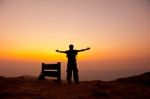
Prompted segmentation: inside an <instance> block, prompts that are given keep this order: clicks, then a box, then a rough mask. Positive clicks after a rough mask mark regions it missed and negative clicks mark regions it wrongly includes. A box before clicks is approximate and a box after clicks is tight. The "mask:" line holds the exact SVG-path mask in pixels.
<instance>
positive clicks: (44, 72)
mask: <svg viewBox="0 0 150 99" xmlns="http://www.w3.org/2000/svg"><path fill="white" fill-rule="evenodd" d="M45 76H48V77H56V78H57V80H58V81H59V82H61V63H60V62H57V64H45V63H42V68H41V74H40V76H39V79H40V80H44V79H45Z"/></svg>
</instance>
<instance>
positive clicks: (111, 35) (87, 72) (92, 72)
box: [0, 0, 150, 80]
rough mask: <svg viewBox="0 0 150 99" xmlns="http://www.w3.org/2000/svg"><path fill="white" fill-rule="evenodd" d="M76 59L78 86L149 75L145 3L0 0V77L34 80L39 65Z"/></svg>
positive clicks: (149, 16) (148, 7)
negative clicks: (72, 53)
mask: <svg viewBox="0 0 150 99" xmlns="http://www.w3.org/2000/svg"><path fill="white" fill-rule="evenodd" d="M69 44H74V46H75V49H82V48H87V47H90V48H91V50H89V51H86V52H81V53H79V54H78V57H77V59H78V68H79V71H80V78H81V80H94V79H101V80H111V79H115V78H117V77H124V76H130V75H135V74H139V73H143V72H146V71H150V1H149V0H0V46H1V47H0V75H4V76H18V75H24V74H28V75H36V76H37V75H38V74H39V72H40V66H41V63H42V62H44V63H56V62H58V61H60V62H62V76H63V78H64V79H65V74H66V72H65V69H66V62H67V58H66V55H65V54H60V53H57V52H55V50H56V49H59V50H67V49H68V45H69Z"/></svg>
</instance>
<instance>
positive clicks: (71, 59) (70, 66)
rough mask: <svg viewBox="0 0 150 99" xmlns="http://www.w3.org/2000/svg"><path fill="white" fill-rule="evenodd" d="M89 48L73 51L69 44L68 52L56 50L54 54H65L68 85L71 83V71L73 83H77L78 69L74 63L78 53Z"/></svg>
mask: <svg viewBox="0 0 150 99" xmlns="http://www.w3.org/2000/svg"><path fill="white" fill-rule="evenodd" d="M89 49H90V48H86V49H81V50H74V46H73V45H72V44H71V45H69V50H67V51H59V50H56V52H59V53H65V54H67V58H68V63H67V81H68V83H71V78H72V71H73V77H74V81H75V83H79V76H78V68H77V63H76V56H77V54H78V52H82V51H86V50H89Z"/></svg>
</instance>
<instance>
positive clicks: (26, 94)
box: [0, 72, 150, 99]
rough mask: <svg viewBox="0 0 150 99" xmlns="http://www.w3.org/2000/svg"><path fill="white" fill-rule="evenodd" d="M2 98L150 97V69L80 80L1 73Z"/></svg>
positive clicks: (102, 98) (0, 95) (114, 98)
mask: <svg viewBox="0 0 150 99" xmlns="http://www.w3.org/2000/svg"><path fill="white" fill-rule="evenodd" d="M0 99H150V72H147V73H144V74H142V75H138V76H133V77H127V78H120V79H117V80H115V81H107V82H105V81H100V80H95V81H82V82H80V84H75V83H72V84H67V82H66V81H62V83H61V84H60V83H58V82H57V81H54V80H50V79H47V80H38V79H37V78H36V77H30V76H20V77H3V76H0Z"/></svg>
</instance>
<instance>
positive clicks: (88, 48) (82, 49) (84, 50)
mask: <svg viewBox="0 0 150 99" xmlns="http://www.w3.org/2000/svg"><path fill="white" fill-rule="evenodd" d="M89 49H90V48H89V47H87V48H85V49H80V50H78V52H82V51H86V50H89Z"/></svg>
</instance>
